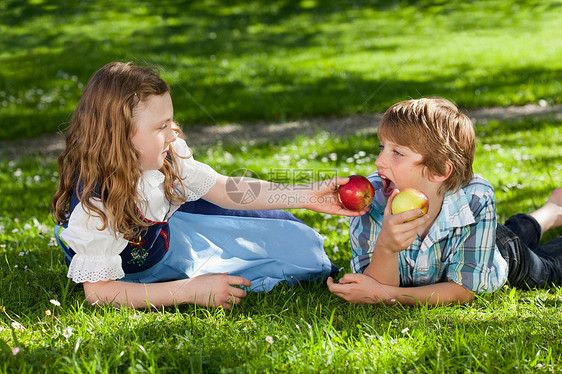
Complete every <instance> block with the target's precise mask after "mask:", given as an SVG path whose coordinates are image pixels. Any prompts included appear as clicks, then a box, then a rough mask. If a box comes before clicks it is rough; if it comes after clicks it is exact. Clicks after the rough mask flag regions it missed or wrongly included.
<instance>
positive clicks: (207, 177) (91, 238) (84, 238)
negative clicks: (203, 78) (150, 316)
mask: <svg viewBox="0 0 562 374" xmlns="http://www.w3.org/2000/svg"><path fill="white" fill-rule="evenodd" d="M172 146H173V148H174V151H175V152H176V153H177V154H178V155H180V156H181V157H178V158H177V160H178V167H179V170H178V172H179V173H178V174H179V175H180V177H181V179H182V182H183V184H184V186H185V187H186V188H187V191H188V194H187V199H186V201H194V200H197V199H199V198H200V197H201V196H204V195H205V194H206V193H207V192H209V190H210V189H211V188H212V187H213V186H214V185H215V182H216V179H217V172H216V171H215V170H213V169H212V168H211V167H210V166H208V165H206V164H203V163H201V162H198V161H195V160H194V159H193V156H192V154H191V150H190V149H189V147H188V146H187V144H186V143H185V141H184V140H183V139H179V138H178V139H177V140H176V141H175V142H174V143H173V144H172ZM183 157H185V158H183ZM137 190H138V193H139V197H140V198H141V200H142V201H143V203H142V204H141V206H139V210H140V211H141V213H142V215H143V216H144V217H145V218H147V219H149V220H151V221H158V222H163V221H167V220H168V219H169V218H170V217H171V215H172V214H173V213H174V212H175V211H176V210H177V209H178V208H179V206H178V205H171V204H170V203H169V202H168V201H167V200H166V196H165V194H164V174H162V173H161V172H160V171H158V170H147V171H145V172H144V173H143V175H142V177H141V180H140V181H139V183H138V188H137ZM92 202H93V203H94V204H95V205H96V206H97V207H98V208H100V209H101V210H104V207H103V204H102V203H101V202H100V201H99V200H92ZM102 226H103V225H102V220H101V218H100V217H99V216H98V215H96V214H95V213H93V212H92V213H91V214H88V213H86V211H85V210H84V207H83V206H82V204H81V203H79V204H78V205H77V206H76V208H75V209H74V210H73V211H72V214H71V215H70V219H69V221H68V228H66V229H65V230H64V231H62V232H61V234H60V236H61V238H62V239H63V240H64V241H65V242H66V243H67V244H68V246H69V247H70V248H72V250H73V251H74V252H75V253H76V254H75V255H74V257H73V258H72V261H71V262H70V265H69V267H68V274H67V276H68V277H69V278H72V280H73V281H74V282H76V283H83V282H97V281H106V280H112V279H120V278H123V277H124V276H125V273H124V271H123V267H122V265H121V257H120V256H119V254H120V253H121V252H122V251H123V250H124V249H125V247H126V246H127V243H128V241H127V240H126V239H124V238H123V236H122V235H121V234H119V233H117V235H115V233H114V231H113V230H112V229H111V228H110V227H109V225H107V226H106V228H105V229H103V230H100V228H101V227H102Z"/></svg>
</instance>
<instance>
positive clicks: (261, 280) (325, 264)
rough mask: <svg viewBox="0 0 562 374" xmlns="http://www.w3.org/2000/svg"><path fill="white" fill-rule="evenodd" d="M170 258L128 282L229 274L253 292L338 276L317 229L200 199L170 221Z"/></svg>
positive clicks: (281, 215)
mask: <svg viewBox="0 0 562 374" xmlns="http://www.w3.org/2000/svg"><path fill="white" fill-rule="evenodd" d="M169 228H170V243H169V249H168V252H167V253H166V255H165V256H164V257H163V258H162V259H161V260H160V261H159V262H158V263H157V264H156V265H154V266H152V267H151V268H150V269H148V270H145V271H143V272H140V273H134V274H127V275H126V277H125V278H124V279H123V280H126V281H132V282H140V283H155V282H164V281H169V280H175V279H185V278H191V277H195V276H197V275H201V274H205V273H229V274H230V275H237V276H241V277H244V278H247V279H249V280H250V281H251V282H252V286H251V287H250V290H252V291H270V290H271V289H272V288H273V287H274V286H275V285H276V284H278V283H279V282H281V281H287V282H288V283H289V284H296V283H297V282H300V281H322V280H324V279H326V278H327V277H328V276H329V275H333V274H334V273H335V272H337V268H335V267H334V266H333V265H332V263H331V262H330V260H329V258H328V256H327V255H326V253H325V251H324V243H323V242H324V241H323V238H322V236H320V235H319V234H318V233H317V232H316V231H314V230H313V229H312V228H310V227H309V226H307V225H305V224H304V223H303V222H301V221H300V220H298V219H296V218H295V217H294V216H293V215H292V214H290V213H288V212H284V211H237V210H228V209H222V208H220V207H217V206H216V205H213V204H210V203H208V202H205V201H204V200H199V201H197V202H193V203H187V204H184V206H182V208H180V210H178V211H177V212H175V213H174V214H173V216H172V217H171V218H170V220H169Z"/></svg>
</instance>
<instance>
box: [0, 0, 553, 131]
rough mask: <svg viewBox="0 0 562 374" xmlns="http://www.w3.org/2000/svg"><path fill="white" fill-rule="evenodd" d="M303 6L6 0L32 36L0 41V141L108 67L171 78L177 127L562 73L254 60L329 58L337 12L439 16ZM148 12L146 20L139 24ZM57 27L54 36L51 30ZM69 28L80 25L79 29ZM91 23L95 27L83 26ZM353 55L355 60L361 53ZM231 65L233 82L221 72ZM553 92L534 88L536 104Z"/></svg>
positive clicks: (15, 23)
mask: <svg viewBox="0 0 562 374" xmlns="http://www.w3.org/2000/svg"><path fill="white" fill-rule="evenodd" d="M308 5H310V6H304V4H303V3H301V2H299V1H279V2H274V3H267V2H256V3H254V4H253V5H252V4H250V5H247V4H246V3H244V2H239V3H230V2H224V3H222V2H219V3H213V4H210V3H209V4H205V3H196V2H188V1H183V2H172V1H165V2H162V3H159V4H158V5H155V4H154V3H149V2H135V3H134V4H132V3H127V2H125V3H119V4H116V3H114V2H105V3H100V5H99V6H98V7H95V6H90V5H83V4H82V5H80V4H78V3H66V2H63V1H60V2H58V3H57V2H55V3H50V4H45V3H43V4H35V3H31V2H19V1H10V2H7V3H6V4H5V5H4V10H6V13H5V15H4V19H5V20H6V21H5V24H6V25H7V26H6V27H21V26H26V25H28V24H29V25H32V24H33V21H34V20H36V24H37V25H38V29H37V30H40V32H34V31H33V30H34V29H33V27H30V33H19V34H10V36H9V38H10V39H9V40H6V39H4V41H3V42H2V39H1V38H0V45H1V46H2V47H5V49H6V50H8V51H11V52H12V53H11V55H10V56H9V57H5V58H3V65H4V69H3V71H2V72H0V82H1V83H0V90H2V89H3V90H4V92H5V93H6V97H4V99H3V100H4V101H5V102H6V103H7V104H8V107H5V108H3V109H2V110H1V112H0V123H2V124H3V126H1V127H0V138H1V139H13V138H22V137H30V136H34V135H38V134H41V133H49V132H54V131H56V130H57V129H58V128H60V127H61V125H62V127H64V123H65V122H66V121H68V118H69V116H70V113H71V112H72V110H73V108H74V105H75V103H76V102H77V101H78V98H79V96H80V94H81V91H82V88H83V84H85V83H86V81H87V80H88V79H89V77H90V76H91V75H92V74H93V72H94V71H95V70H97V69H98V68H100V67H101V66H103V65H104V64H105V63H107V62H109V61H112V60H147V61H149V62H151V63H155V64H158V65H160V66H161V67H162V70H163V73H164V75H165V76H170V77H171V78H169V79H168V81H169V83H170V84H171V85H172V88H173V90H174V100H175V102H176V112H177V115H178V118H179V119H180V120H181V121H182V122H184V123H186V124H209V123H211V124H214V123H224V122H232V121H240V122H246V121H254V120H256V119H262V120H263V119H265V120H268V121H272V120H273V121H283V120H287V119H292V118H302V117H314V116H320V115H328V114H334V113H337V114H339V115H348V114H353V113H369V112H376V111H383V110H384V109H386V108H387V107H388V106H390V105H391V104H392V103H394V102H396V101H399V100H403V99H405V98H409V97H419V96H432V95H439V96H445V97H449V98H452V99H453V100H455V101H456V102H457V103H458V104H459V105H461V106H466V105H476V106H478V105H486V104H487V103H488V102H490V100H491V99H490V98H491V97H494V96H498V95H502V94H504V93H507V92H509V93H512V92H514V91H516V92H517V91H519V90H521V86H522V85H524V84H528V83H529V82H542V81H549V80H550V81H555V80H557V79H558V80H560V79H559V78H560V77H561V76H562V73H561V71H560V70H559V69H558V70H557V69H553V68H549V67H525V68H517V69H511V70H510V69H505V68H503V67H500V68H498V71H495V72H494V71H491V72H489V74H487V75H485V76H484V77H482V78H481V79H479V80H477V81H471V82H468V83H467V84H466V85H465V86H463V87H456V86H455V85H454V83H453V82H455V81H456V80H458V79H459V77H461V78H462V76H463V74H464V72H465V71H466V70H467V69H471V68H472V67H470V66H462V65H457V66H455V65H454V63H453V65H452V67H451V68H452V72H450V73H443V74H442V75H440V76H434V77H431V81H425V80H424V79H423V76H420V79H418V80H412V79H407V80H400V79H395V78H392V77H390V78H382V79H370V78H365V77H364V76H361V75H358V74H357V73H354V72H353V71H351V70H345V69H343V70H342V69H337V71H334V72H329V71H324V72H320V73H319V74H316V73H315V74H311V72H310V71H304V70H303V71H294V70H291V69H290V68H287V67H284V66H270V65H269V64H268V61H269V60H268V59H267V58H262V57H260V56H265V55H268V54H278V53H287V54H292V53H295V51H298V50H300V49H303V50H306V49H309V48H316V47H322V46H324V45H326V43H329V44H328V45H331V46H333V53H334V54H337V53H338V51H339V50H343V49H345V48H348V44H349V43H348V41H347V40H345V39H342V38H341V36H340V35H339V34H338V30H337V28H335V27H334V28H330V27H324V26H325V22H326V20H327V19H328V18H327V17H328V16H330V17H331V16H334V15H338V16H341V19H340V18H329V20H331V21H330V22H334V20H337V21H341V22H344V23H345V22H347V21H348V20H352V19H353V14H352V13H349V14H347V13H346V11H350V10H353V11H360V10H362V9H364V10H368V9H375V10H387V9H388V7H403V6H405V5H408V6H412V7H413V8H414V9H417V11H419V12H422V14H425V13H424V12H434V11H435V12H441V11H447V9H442V7H441V5H439V4H436V3H434V2H431V1H410V2H405V3H404V2H402V3H400V4H398V3H387V2H381V3H375V4H373V3H371V2H367V1H356V2H353V4H351V3H350V4H341V3H339V2H337V1H330V2H325V3H324V2H323V3H322V6H320V5H319V4H316V5H314V3H313V2H310V4H308ZM521 6H523V7H526V6H527V5H526V4H523V5H521ZM529 6H530V5H529ZM445 8H446V7H445ZM250 9H251V10H252V11H249V10H250ZM449 10H450V9H449ZM105 11H107V13H104V12H105ZM414 13H415V12H414ZM500 13H501V12H500ZM117 15H120V16H123V17H125V16H128V17H131V19H133V20H134V19H138V22H137V23H136V24H135V23H134V22H132V21H131V24H129V25H128V26H127V27H124V28H123V29H121V30H119V31H118V32H116V31H114V30H111V27H117V28H119V27H120V26H119V24H117V23H115V24H113V23H112V21H111V19H112V18H111V17H115V21H116V22H117V21H118V20H119V17H117ZM152 15H155V16H157V17H156V18H150V17H151V16H152ZM158 17H160V18H159V19H158ZM346 17H347V18H346ZM498 17H499V16H498ZM122 19H126V18H122ZM151 20H152V21H151ZM287 20H291V21H294V25H293V26H291V27H288V26H287V23H286V22H287ZM374 22H375V23H374V24H373V27H374V26H375V25H376V20H374ZM57 24H61V25H64V26H65V28H57ZM80 24H84V25H87V26H90V28H89V29H88V28H86V29H83V28H81V27H79V25H80ZM45 25H52V27H45ZM95 25H99V26H98V28H95V27H94V28H93V29H92V28H91V26H95ZM111 25H114V26H111ZM108 28H109V30H106V29H108ZM84 30H89V31H84ZM91 30H97V32H92V31H91ZM357 32H358V33H361V32H362V31H361V30H358V31H357ZM397 47H398V46H397V45H393V44H388V43H387V42H386V41H385V40H384V39H381V40H380V41H378V40H376V41H375V42H374V43H373V44H372V45H371V46H369V47H365V48H367V49H368V50H371V51H372V50H373V49H376V50H379V51H384V52H388V53H391V52H393V51H394V50H395V49H396V48H397ZM357 48H359V49H358V50H357V51H358V52H360V51H365V50H366V49H365V48H363V47H357ZM326 53H327V52H326ZM346 53H350V51H349V50H346ZM213 58H216V60H213ZM232 58H234V61H238V59H240V58H243V59H244V62H243V66H230V65H225V61H228V60H229V59H232ZM250 61H253V62H250ZM399 68H400V67H397V69H399ZM240 69H242V71H241V74H243V75H244V76H245V78H244V79H239V78H236V75H237V74H234V73H233V72H235V71H238V70H240ZM500 69H501V70H500ZM313 75H314V76H313ZM69 77H70V78H69ZM74 77H76V79H71V78H74ZM248 77H249V78H248ZM35 89H39V90H41V92H42V94H38V95H31V94H30V91H32V90H35ZM476 92H480V93H479V94H477V93H476ZM555 94H556V93H550V92H546V93H545V95H544V96H545V97H550V96H552V95H555ZM45 96H47V97H49V99H45ZM479 96H480V97H481V98H482V99H479ZM313 97H314V100H311V98H313ZM11 98H13V100H12V99H11ZM0 100H1V99H0ZM45 100H47V101H46V102H45ZM530 100H531V101H532V100H533V98H532V97H526V96H525V95H522V97H521V100H520V101H515V102H509V103H506V104H521V103H526V102H528V101H530ZM492 101H493V100H492Z"/></svg>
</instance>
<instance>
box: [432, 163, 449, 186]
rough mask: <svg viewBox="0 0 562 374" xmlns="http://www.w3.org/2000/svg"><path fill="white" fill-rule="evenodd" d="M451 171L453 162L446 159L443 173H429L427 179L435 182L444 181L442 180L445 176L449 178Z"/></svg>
mask: <svg viewBox="0 0 562 374" xmlns="http://www.w3.org/2000/svg"><path fill="white" fill-rule="evenodd" d="M452 172H453V164H452V163H451V161H446V162H445V174H444V175H441V174H435V173H431V174H430V175H429V181H430V182H435V183H441V182H444V181H446V180H447V178H449V177H450V176H451V173H452Z"/></svg>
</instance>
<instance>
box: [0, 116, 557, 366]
mask: <svg viewBox="0 0 562 374" xmlns="http://www.w3.org/2000/svg"><path fill="white" fill-rule="evenodd" d="M476 130H477V136H478V138H479V141H478V146H477V156H476V159H477V162H476V164H475V170H476V172H477V173H479V174H481V175H483V176H485V177H486V178H488V179H489V180H490V181H491V182H492V183H493V184H494V186H496V193H497V200H498V215H499V217H500V220H502V219H505V218H507V217H508V216H509V215H511V214H513V213H515V212H519V211H523V212H528V211H531V210H533V209H534V208H536V207H538V206H540V205H541V204H542V202H544V200H545V199H546V198H547V197H548V195H549V192H550V191H551V190H552V189H553V188H554V187H556V186H560V185H562V177H561V173H560V171H561V169H562V160H561V157H560V149H561V148H560V144H559V139H560V135H561V131H562V121H560V120H554V119H548V118H537V119H532V118H531V119H526V120H521V121H514V122H493V121H492V122H489V123H486V124H482V125H479V126H477V128H476ZM377 146H378V140H377V138H376V136H375V135H369V136H364V135H351V136H346V137H342V138H335V137H329V136H328V135H327V134H326V133H318V134H317V135H316V136H313V137H306V138H305V137H299V136H297V137H296V138H292V139H287V140H278V141H275V142H268V143H258V144H254V145H242V146H241V145H239V144H238V145H234V144H224V145H217V146H212V147H206V148H197V147H195V149H194V152H195V155H196V156H197V157H198V158H199V159H201V160H203V161H205V162H208V163H210V164H212V165H214V166H215V167H216V168H217V170H219V171H220V172H223V173H230V172H233V171H235V170H236V169H237V168H239V167H240V166H244V167H245V168H247V169H248V170H250V171H252V172H253V173H254V175H256V176H260V177H264V178H268V177H270V178H272V179H276V180H278V181H287V174H283V177H281V173H279V172H278V171H280V170H287V168H295V169H297V170H298V171H299V172H298V173H297V172H295V173H294V174H292V173H289V181H291V179H298V181H302V180H303V178H304V179H308V178H310V179H316V178H317V177H321V175H322V174H324V173H330V172H334V171H335V172H337V173H339V174H341V175H347V174H351V173H361V174H367V173H369V172H370V171H371V170H372V169H373V168H374V159H375V157H376V154H377V149H378V147H377ZM297 175H298V178H297V177H296V176H297ZM55 188H56V172H55V162H54V158H52V157H51V158H48V159H45V158H40V157H36V156H26V157H23V158H20V159H15V160H9V161H8V160H4V161H2V162H0V194H1V195H2V196H3V199H2V200H0V201H1V203H0V204H1V209H2V211H3V212H6V213H5V214H4V215H3V216H2V218H1V220H0V225H1V226H0V228H1V229H0V241H1V243H2V244H1V247H0V256H1V257H2V261H3V265H2V267H1V274H0V289H1V290H2V291H1V293H0V305H2V306H3V308H5V310H4V313H2V314H0V339H1V340H0V372H31V371H32V372H35V371H41V372H88V373H92V372H115V371H127V370H130V371H131V372H178V371H182V372H227V373H228V372H278V371H289V372H326V373H332V372H357V371H359V372H362V371H363V372H383V371H391V372H398V371H415V372H428V373H434V372H448V373H449V372H466V371H473V372H498V371H504V370H506V371H508V372H513V371H518V372H552V371H558V370H560V366H559V365H561V364H562V344H560V340H559V337H558V335H559V334H558V332H559V330H560V326H561V323H562V317H561V316H562V302H561V300H562V289H560V288H555V287H554V288H549V289H542V290H533V291H521V290H516V289H513V288H510V287H507V286H506V287H505V288H503V289H501V290H500V291H498V292H497V293H496V294H494V295H483V296H481V297H479V298H478V299H477V301H476V302H475V303H474V304H472V305H469V306H450V307H439V308H430V307H425V306H418V307H401V306H394V307H387V306H380V305H379V306H357V305H349V304H346V303H345V302H344V301H343V300H341V299H338V298H337V297H335V296H333V295H332V294H331V293H330V292H329V291H328V289H327V288H326V286H325V285H324V284H302V285H298V286H296V287H287V286H279V287H277V288H275V289H274V290H273V291H272V292H270V293H269V294H263V293H254V294H250V295H249V296H248V297H247V298H246V299H245V300H244V301H243V302H242V303H241V304H240V305H238V306H236V307H235V308H233V309H232V310H231V311H224V310H210V309H204V308H198V307H194V306H190V305H183V306H179V307H177V308H167V309H166V310H150V311H142V310H140V311H135V310H129V309H123V310H115V309H112V308H100V307H91V306H88V305H87V304H86V303H85V302H84V297H83V292H82V289H81V287H80V286H79V285H76V284H73V283H72V282H70V281H68V280H67V279H66V278H65V274H66V267H65V265H64V261H63V256H62V253H61V251H60V250H59V249H58V248H57V247H55V246H53V241H52V239H51V234H50V229H51V228H52V223H51V221H50V220H49V217H48V205H49V200H50V198H51V195H52V193H53V191H54V190H55ZM295 214H296V215H297V216H298V217H300V218H301V219H303V220H304V221H305V222H307V223H308V224H309V225H311V226H312V227H313V228H315V229H316V230H317V231H318V232H320V233H321V234H322V235H323V236H324V237H325V248H326V251H327V253H328V255H329V256H330V258H331V259H332V261H333V262H334V263H336V264H337V265H338V266H341V267H344V268H345V269H344V270H345V271H348V270H349V265H348V259H349V255H350V253H349V245H348V239H349V235H348V232H347V228H348V225H347V219H345V218H342V217H332V216H326V215H323V214H317V213H313V212H304V211H295ZM561 233H562V230H558V231H557V232H555V233H551V234H550V235H549V237H552V236H553V235H555V234H557V235H560V234H561ZM50 300H56V301H57V302H59V303H60V304H61V305H60V306H57V305H54V304H52V303H51V302H50ZM47 311H49V313H50V315H47ZM14 322H17V324H14ZM12 347H19V349H20V351H19V353H18V354H17V355H15V356H14V355H13V354H12V352H11V349H12Z"/></svg>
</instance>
